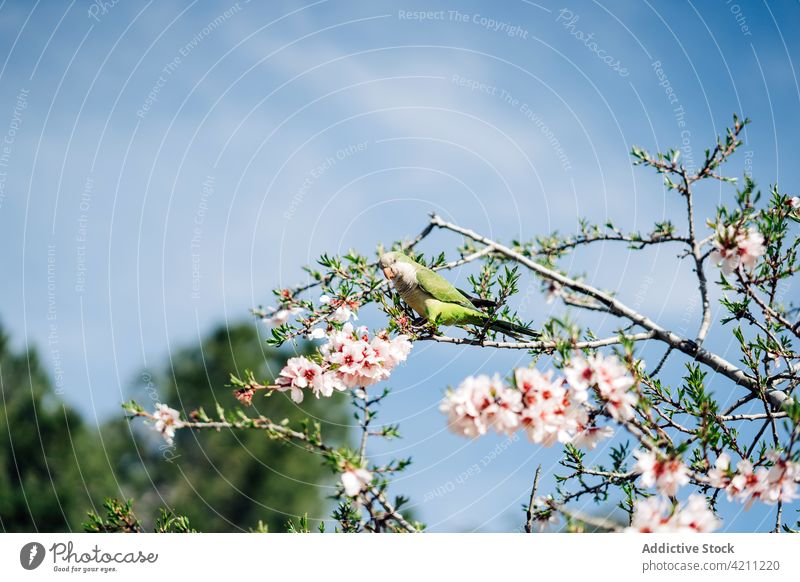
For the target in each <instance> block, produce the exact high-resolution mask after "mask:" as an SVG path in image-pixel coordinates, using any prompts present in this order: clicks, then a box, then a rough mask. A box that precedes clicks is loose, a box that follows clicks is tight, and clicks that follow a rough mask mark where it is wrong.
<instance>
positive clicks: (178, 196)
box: [0, 0, 800, 531]
mask: <svg viewBox="0 0 800 582" xmlns="http://www.w3.org/2000/svg"><path fill="white" fill-rule="evenodd" d="M102 4H103V3H92V2H87V1H80V2H79V1H73V2H71V3H67V2H9V1H5V2H2V4H0V30H1V31H2V32H1V33H0V47H1V48H0V55H4V57H5V58H4V60H3V61H2V64H0V80H1V81H2V82H0V95H2V100H0V103H1V104H2V109H1V110H0V133H2V134H3V135H4V136H5V138H7V139H10V140H11V141H10V142H8V141H6V145H7V146H8V147H7V151H6V157H5V158H4V160H5V166H4V167H2V168H0V170H3V171H4V172H5V174H3V181H2V185H3V189H2V190H0V236H1V237H2V241H3V249H4V250H5V252H4V253H2V255H0V257H1V258H0V265H2V269H3V273H4V277H3V284H2V285H1V286H0V319H2V322H3V324H4V325H5V326H6V327H7V328H8V330H9V331H10V333H11V334H12V336H13V338H14V339H15V341H17V342H19V344H20V345H22V344H25V343H27V344H30V345H33V346H35V347H36V348H37V349H39V350H40V351H41V353H42V359H43V361H44V362H45V363H46V364H47V365H48V367H49V369H50V370H51V373H52V374H53V376H54V377H56V376H57V385H58V388H59V390H60V391H61V392H63V396H64V398H65V399H66V400H68V401H69V402H70V403H72V404H74V405H75V406H77V407H78V408H80V409H81V410H82V411H83V412H84V413H85V414H86V415H87V416H88V417H89V418H90V419H97V420H98V421H101V420H102V419H105V418H108V417H109V415H113V414H119V408H118V406H119V402H120V401H121V400H122V398H123V397H124V394H125V391H126V390H127V388H128V387H129V386H130V384H131V382H132V381H134V380H135V379H136V376H137V372H138V371H139V370H141V369H142V368H143V367H146V366H158V365H160V364H161V363H162V362H164V361H165V359H166V358H168V355H169V353H170V350H171V349H175V348H177V347H180V346H184V345H186V344H191V343H193V342H195V341H197V339H198V338H200V337H201V336H202V335H203V334H204V333H205V332H207V331H208V330H210V329H211V328H212V327H214V326H215V325H217V324H219V323H221V322H225V321H239V320H242V319H243V318H246V317H247V311H248V309H249V308H250V307H251V306H254V305H257V304H260V303H265V302H269V300H270V295H269V290H270V289H271V288H273V287H276V286H279V285H287V284H292V283H295V282H298V281H302V279H303V277H302V271H301V270H300V266H301V265H302V264H305V263H308V262H310V261H312V260H313V259H314V258H315V257H316V256H318V255H319V254H320V253H322V252H328V253H334V252H339V251H342V250H346V249H347V248H349V247H354V248H357V249H359V250H362V251H370V250H372V249H373V248H374V245H375V244H376V243H378V242H385V243H388V242H390V241H392V240H395V239H400V238H404V237H409V236H412V235H413V234H415V233H416V232H418V231H419V230H420V229H421V228H422V227H423V226H424V225H425V222H426V219H427V214H428V213H429V212H431V211H436V212H438V213H440V214H441V215H443V216H444V217H446V218H448V219H450V220H453V221H455V222H458V223H460V224H462V225H465V226H469V227H470V228H473V229H476V230H478V231H481V232H483V233H486V234H488V235H492V236H495V237H497V238H501V239H504V240H510V239H511V238H520V237H521V238H530V237H532V236H534V235H536V234H542V233H546V232H549V231H552V230H555V229H558V230H560V231H562V232H572V231H574V230H575V225H576V223H577V220H578V219H579V218H580V217H584V216H588V217H591V218H593V219H595V220H597V221H598V222H603V221H604V220H605V219H606V218H608V219H612V220H614V221H615V223H617V225H618V226H620V227H622V228H625V229H636V228H641V229H647V228H649V227H650V226H651V225H652V223H653V222H654V221H655V220H663V219H665V218H671V219H673V220H676V221H678V220H680V218H681V217H682V214H681V211H680V209H681V206H680V204H678V203H677V201H676V200H675V199H674V198H673V197H671V196H668V195H667V194H666V193H665V192H664V190H663V188H662V187H661V185H660V182H659V180H658V178H657V177H655V176H653V175H651V174H650V173H648V172H646V171H643V170H641V169H635V168H632V167H631V165H630V158H629V155H628V152H629V150H630V147H631V146H632V145H634V144H636V145H640V146H644V147H647V148H654V149H655V148H661V149H666V148H668V147H672V146H683V148H684V152H683V153H684V159H685V160H686V159H690V158H692V157H694V159H695V160H699V159H700V157H701V156H702V150H703V149H704V148H705V147H707V146H709V145H711V144H712V143H713V139H714V136H715V134H717V133H720V132H722V131H723V129H724V127H725V124H726V123H728V122H729V121H730V119H731V114H732V113H734V112H739V113H744V114H746V115H748V116H750V117H751V118H752V119H753V125H751V126H750V127H749V128H748V129H747V132H746V136H745V141H746V143H745V145H744V146H743V147H742V149H741V151H740V153H739V154H738V155H737V157H736V158H735V160H734V165H733V166H732V167H731V172H733V173H735V174H739V175H741V173H742V172H743V171H749V172H751V173H752V175H753V177H754V178H755V180H756V181H757V182H758V183H759V184H761V185H762V186H767V185H769V184H771V183H773V182H775V181H778V182H779V183H780V185H781V188H782V190H788V191H793V188H794V185H795V184H796V182H797V177H798V176H797V172H798V165H797V163H796V158H797V155H798V146H797V141H796V136H795V135H794V134H795V129H796V128H797V127H798V121H800V120H799V119H798V117H799V115H800V114H799V113H798V111H800V108H798V97H800V90H799V89H798V79H797V72H796V70H795V65H794V63H795V62H796V60H797V57H798V51H800V45H798V42H797V41H796V40H794V39H793V34H792V32H793V27H792V25H793V23H796V22H797V21H798V18H800V7H798V6H797V4H796V3H789V2H785V3H775V4H773V5H770V6H768V5H767V4H766V3H757V2H748V3H744V2H741V3H738V4H737V3H735V2H725V1H724V0H720V1H717V2H702V3H701V2H697V3H690V2H670V3H653V2H642V3H631V2H621V1H618V2H602V3H600V2H569V3H549V2H541V3H534V2H527V1H521V0H520V1H511V0H509V1H506V2H497V3H489V2H482V3H479V2H458V3H456V2H411V1H409V2H369V3H356V2H340V1H334V0H327V1H326V0H321V1H318V2H310V3H308V4H304V3H296V2H270V3H268V4H267V5H261V4H260V3H257V2H252V3H248V2H244V1H241V0H240V2H238V3H235V2H233V3H227V2H218V3H201V2H191V3H185V4H182V5H177V4H172V3H169V4H168V3H156V2H147V3H145V2H132V1H127V0H120V1H119V2H117V3H116V4H114V5H113V6H112V5H111V3H106V4H105V7H101V6H102ZM265 4H266V3H265ZM419 11H427V12H430V14H426V15H425V18H424V19H423V18H422V17H421V16H420V15H419V14H418V12H419ZM576 17H577V18H576ZM589 35H592V41H594V42H595V43H596V45H591V46H589V45H590V44H591V43H589V44H587V41H585V40H581V38H583V39H586V38H587V37H588V36H589ZM592 47H594V48H595V49H596V50H593V49H592ZM731 193H732V191H731V190H730V189H728V188H725V187H722V186H720V185H718V184H715V185H708V186H703V187H702V188H701V189H700V191H699V196H698V203H697V205H698V211H699V213H701V214H709V213H711V212H712V211H713V208H714V207H715V205H716V204H717V203H718V202H720V201H721V200H723V199H729V197H730V196H731ZM459 242H460V241H459V240H458V239H457V238H455V237H453V236H447V235H445V234H436V235H435V236H433V237H431V240H430V241H429V242H426V243H425V245H424V246H423V250H428V251H433V250H436V251H438V250H440V249H446V250H448V251H449V252H450V254H451V256H452V253H453V252H454V249H455V247H456V246H457V245H458V244H459ZM566 266H568V267H569V268H570V270H571V271H572V272H574V273H581V272H583V273H585V274H586V276H587V278H588V280H590V281H592V282H594V283H596V284H598V285H602V286H605V287H608V288H613V289H618V290H619V295H620V297H621V298H623V299H625V300H626V301H628V302H630V303H633V304H635V305H638V306H639V308H640V309H642V310H644V311H647V312H648V313H649V314H651V315H652V317H653V318H654V319H656V320H657V321H659V322H660V323H662V324H664V325H667V326H670V327H672V328H674V329H676V330H678V331H680V330H681V329H686V330H689V329H692V328H693V326H694V325H695V323H694V322H695V321H696V319H697V316H698V315H699V313H698V305H697V301H696V297H694V293H693V292H692V291H691V289H692V286H691V284H692V274H691V272H690V271H689V270H688V267H687V266H686V265H679V264H678V263H677V262H676V261H675V260H674V254H673V253H671V252H669V249H666V248H665V249H662V250H659V251H652V252H649V253H647V254H641V255H634V254H631V253H629V252H627V251H626V250H624V249H621V248H619V247H614V246H612V245H607V246H605V247H602V248H601V247H598V249H597V250H596V251H592V252H590V253H584V254H581V255H579V256H577V257H576V258H575V259H574V262H571V263H567V264H566ZM453 276H454V277H456V276H457V277H460V278H463V277H465V276H466V271H464V272H462V273H459V274H454V275H453ZM789 292H790V293H792V292H794V291H793V290H790V291H789ZM554 309H560V308H558V307H557V306H547V305H545V304H544V302H543V300H540V298H539V297H538V296H534V297H533V299H532V300H531V301H530V302H529V303H528V312H527V313H526V315H527V316H528V317H530V318H532V319H535V320H538V321H541V320H542V319H544V318H545V317H546V316H547V314H548V313H551V312H553V311H552V310H554ZM364 319H365V321H366V322H367V323H369V324H371V325H374V326H379V325H381V318H380V317H379V316H376V315H375V314H370V313H365V314H364ZM688 321H691V323H687V322H688ZM593 323H594V324H596V325H597V327H598V329H606V330H609V329H611V325H612V323H611V322H608V321H602V320H593ZM688 333H691V332H688ZM710 345H711V346H712V347H714V348H715V349H717V350H719V351H721V352H726V351H728V350H732V349H733V344H732V343H731V342H730V340H729V338H728V334H726V332H725V330H724V329H722V328H721V326H719V325H717V326H715V328H714V329H713V330H712V334H711V337H710ZM730 353H731V354H733V352H732V351H731V352H730ZM659 354H660V352H659V350H658V348H655V347H653V348H652V349H651V348H648V347H646V348H645V354H644V355H645V357H648V359H654V358H658V355H659ZM731 357H734V356H733V355H731ZM524 361H525V360H524V358H523V357H521V356H520V355H519V354H509V353H488V352H480V351H476V350H463V349H456V348H454V347H453V346H445V345H431V344H420V345H419V346H417V348H415V350H414V354H413V356H412V358H411V360H410V361H409V363H408V364H407V365H406V366H405V368H404V369H402V370H400V371H398V372H397V373H396V374H395V376H394V377H393V378H392V386H393V387H394V388H395V389H396V392H395V395H394V396H393V397H392V398H391V399H390V400H389V401H388V402H387V405H386V407H385V409H384V411H383V413H382V418H383V420H385V421H387V422H389V421H399V422H401V423H402V426H403V429H404V434H405V435H406V438H405V439H404V440H402V441H400V443H399V444H398V445H393V446H392V448H391V449H376V450H375V453H376V454H378V455H384V454H385V455H388V454H390V453H394V452H398V450H404V453H405V454H409V453H411V454H413V456H414V458H415V461H416V463H415V465H414V467H413V469H412V470H411V471H410V472H409V473H408V474H407V475H406V476H405V477H403V479H402V480H401V482H400V483H398V491H402V492H404V493H410V494H411V495H412V497H413V498H414V501H415V503H416V504H417V505H416V506H415V509H416V511H417V512H418V515H419V516H420V517H421V518H422V519H424V520H425V521H427V522H428V523H430V524H431V525H432V528H433V529H434V530H439V531H442V530H445V531H446V530H472V529H477V530H490V531H493V530H508V529H513V528H515V527H517V526H518V524H519V523H521V516H522V514H521V512H520V511H519V507H520V505H521V504H522V503H523V501H524V500H525V499H526V495H527V494H528V491H529V487H530V482H531V479H532V475H533V472H534V469H535V466H536V464H538V463H540V462H541V463H543V464H544V466H545V469H546V470H547V474H548V477H547V478H546V479H545V480H544V484H543V486H545V487H547V486H548V485H551V484H552V479H551V478H550V475H551V474H552V472H553V467H552V464H553V462H554V460H555V459H556V456H555V454H554V452H553V451H543V450H541V449H538V448H537V447H534V446H532V445H529V444H527V443H526V442H524V440H522V439H520V440H519V441H517V442H514V443H512V444H511V446H509V447H501V449H502V451H503V452H502V454H498V455H496V456H495V457H493V458H492V460H491V462H488V463H486V464H485V466H484V465H483V464H482V462H481V460H482V459H484V458H485V455H487V454H490V453H491V451H492V450H493V449H495V447H496V446H497V445H498V444H500V443H502V439H499V438H497V439H496V438H493V437H489V438H486V439H483V440H480V441H476V442H467V441H464V440H462V439H459V438H457V437H455V436H452V435H448V434H446V432H445V426H444V422H443V418H442V417H441V416H440V414H439V412H438V411H437V404H438V401H439V399H440V398H441V395H442V392H443V390H444V388H445V387H446V386H447V385H448V384H454V383H457V382H458V381H459V380H460V379H461V378H463V377H464V376H465V375H467V374H470V373H477V372H487V373H493V372H495V371H498V372H501V373H505V372H507V371H508V370H509V369H510V368H511V367H512V366H514V365H515V364H519V363H521V362H524ZM679 372H680V361H675V362H673V364H672V368H671V369H670V373H673V374H677V373H679ZM717 386H718V389H719V390H720V394H723V391H725V390H729V389H730V387H729V386H727V385H726V384H725V383H723V382H720V383H718V384H714V387H717ZM720 398H721V400H723V401H724V400H726V399H727V398H729V396H728V395H727V394H724V395H723V396H721V397H720ZM378 458H379V459H380V458H381V457H380V456H379V457H378ZM475 463H478V465H479V466H480V471H478V472H477V473H475V472H474V471H473V474H471V475H470V477H469V478H467V479H463V478H462V479H459V475H461V474H462V473H463V472H464V471H467V470H468V469H469V468H470V467H471V466H473V465H474V464H475ZM448 484H454V485H453V486H452V487H451V486H450V485H448ZM441 487H445V488H446V489H452V491H448V492H447V493H446V494H445V495H435V494H432V493H431V492H434V491H437V490H440V489H439V488H441ZM726 515H728V516H729V517H730V519H729V520H728V522H727V524H728V525H727V527H730V528H733V529H745V530H746V529H752V528H753V527H760V528H761V529H763V528H764V527H766V524H767V523H768V521H765V522H762V520H764V519H767V520H769V519H770V518H769V517H768V516H767V514H766V513H759V512H758V511H757V510H756V509H753V510H751V511H750V512H748V513H746V514H745V513H741V512H740V511H739V510H738V508H733V509H731V510H730V511H728V512H727V513H726Z"/></svg>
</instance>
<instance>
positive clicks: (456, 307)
mask: <svg viewBox="0 0 800 582" xmlns="http://www.w3.org/2000/svg"><path fill="white" fill-rule="evenodd" d="M380 264H381V267H382V268H383V269H384V270H387V269H388V270H389V271H390V272H391V273H392V274H393V281H394V284H395V289H397V292H398V293H399V294H400V296H401V297H402V298H403V300H404V301H405V302H406V303H408V304H409V305H410V306H411V308H412V309H414V311H416V312H417V313H419V314H420V315H421V316H422V317H424V318H426V319H427V320H428V321H430V322H431V323H433V324H434V325H478V326H482V325H486V322H487V321H488V319H489V316H488V315H487V314H485V313H484V312H482V311H479V310H478V309H475V307H474V305H473V301H472V300H471V299H470V298H469V297H467V296H466V295H464V294H463V293H461V292H460V291H459V290H458V289H456V288H455V287H453V285H451V284H450V282H449V281H448V280H447V279H445V278H444V277H442V276H441V275H439V274H438V273H436V272H434V271H432V270H431V269H428V268H427V267H425V266H423V265H420V264H419V263H417V262H416V261H414V260H413V259H411V258H410V257H408V256H407V255H404V254H402V253H398V252H391V253H386V254H384V255H383V256H381V260H380ZM489 329H492V330H494V331H498V332H501V333H504V334H506V335H509V336H512V337H516V336H520V335H524V336H528V337H534V338H535V337H539V335H540V334H539V333H538V332H536V331H534V330H531V329H528V328H527V327H524V326H521V325H517V324H515V323H511V322H508V321H502V320H497V321H493V322H492V323H491V324H490V325H489Z"/></svg>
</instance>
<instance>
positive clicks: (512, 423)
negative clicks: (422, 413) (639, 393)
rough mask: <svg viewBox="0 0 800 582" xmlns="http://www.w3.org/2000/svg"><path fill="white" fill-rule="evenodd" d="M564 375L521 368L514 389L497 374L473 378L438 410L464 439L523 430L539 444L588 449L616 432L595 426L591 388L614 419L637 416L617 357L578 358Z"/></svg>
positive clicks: (627, 379) (626, 376)
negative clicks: (491, 430)
mask: <svg viewBox="0 0 800 582" xmlns="http://www.w3.org/2000/svg"><path fill="white" fill-rule="evenodd" d="M564 372H565V375H566V379H565V378H554V377H553V372H552V371H548V372H546V373H542V372H540V371H538V370H535V369H530V368H520V369H517V370H516V371H515V373H514V380H515V384H516V387H511V386H506V385H505V384H504V383H503V381H502V380H501V379H500V377H499V376H497V375H495V376H494V377H489V376H486V375H480V376H470V377H468V378H466V379H465V380H464V381H463V382H462V383H461V384H460V385H459V387H458V388H457V389H456V390H453V391H450V392H449V393H448V394H447V396H446V397H445V398H444V400H443V401H442V403H441V405H440V407H439V409H440V410H441V411H442V412H443V413H445V414H447V416H448V425H449V426H450V429H451V430H452V431H453V432H455V433H457V434H460V435H464V436H468V437H477V436H480V435H484V434H486V433H487V432H488V431H489V429H493V430H495V431H496V432H498V433H501V434H511V433H513V432H515V431H516V430H518V429H520V428H522V429H524V430H525V432H526V433H527V435H528V438H529V439H530V440H531V441H532V442H535V443H538V444H542V445H545V446H550V445H553V444H555V443H556V442H560V443H572V444H573V445H575V446H579V447H586V448H594V447H595V446H596V445H597V443H598V442H599V441H600V440H602V439H604V438H607V437H609V436H611V435H612V434H613V430H612V429H611V428H610V427H608V426H604V427H598V426H593V425H592V423H591V419H590V415H589V409H588V407H587V406H586V405H585V404H586V402H587V400H588V397H589V394H588V391H589V389H590V388H595V389H596V390H597V393H598V394H599V395H600V397H601V398H602V399H603V400H604V401H605V402H606V409H607V410H608V412H609V414H611V416H612V417H613V418H615V419H616V420H619V421H625V420H629V419H630V418H632V417H633V406H634V405H635V404H636V397H635V396H634V395H633V394H631V393H629V392H628V390H629V389H630V388H631V386H633V384H634V379H633V377H632V376H631V375H630V373H629V372H628V371H627V370H626V369H625V367H624V366H622V364H621V363H620V362H619V360H618V359H617V358H616V356H609V357H603V356H600V355H595V356H590V357H589V358H588V359H585V358H583V357H576V358H574V359H573V360H572V362H570V364H569V365H568V366H567V367H566V368H565V369H564Z"/></svg>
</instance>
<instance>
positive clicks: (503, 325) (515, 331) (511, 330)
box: [489, 319, 542, 339]
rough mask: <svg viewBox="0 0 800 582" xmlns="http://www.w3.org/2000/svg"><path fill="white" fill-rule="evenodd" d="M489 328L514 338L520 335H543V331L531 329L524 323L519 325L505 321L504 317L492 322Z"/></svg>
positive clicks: (532, 337)
mask: <svg viewBox="0 0 800 582" xmlns="http://www.w3.org/2000/svg"><path fill="white" fill-rule="evenodd" d="M489 329H492V330H494V331H499V332H500V333H504V334H506V335H508V336H511V337H513V338H517V339H519V337H520V336H524V337H528V338H531V339H537V338H540V337H541V336H542V334H541V333H539V332H538V331H536V330H534V329H530V328H528V327H525V326H524V325H518V324H516V323H511V322H510V321H503V320H502V319H498V320H497V321H494V322H492V324H491V325H490V326H489Z"/></svg>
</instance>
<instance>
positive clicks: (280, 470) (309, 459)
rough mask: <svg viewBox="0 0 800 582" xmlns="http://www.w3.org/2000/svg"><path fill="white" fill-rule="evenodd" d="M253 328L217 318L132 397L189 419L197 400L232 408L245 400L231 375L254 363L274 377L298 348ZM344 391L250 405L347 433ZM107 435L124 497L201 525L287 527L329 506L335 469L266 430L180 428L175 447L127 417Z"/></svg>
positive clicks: (335, 434) (209, 407)
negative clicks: (275, 344)
mask: <svg viewBox="0 0 800 582" xmlns="http://www.w3.org/2000/svg"><path fill="white" fill-rule="evenodd" d="M256 326H257V323H242V324H237V325H233V326H231V327H224V326H221V327H219V328H217V329H216V330H214V331H213V332H212V333H210V334H209V335H208V336H207V337H206V338H205V339H204V340H203V341H202V343H201V344H200V345H199V346H192V347H188V348H185V349H181V350H179V351H177V352H174V353H172V354H171V356H170V359H169V362H167V363H166V365H165V366H164V369H162V370H161V371H159V372H143V373H142V375H141V378H140V379H139V382H138V383H137V386H136V387H135V389H134V393H133V394H132V396H133V397H134V398H136V400H137V401H138V402H139V403H140V404H142V405H144V406H145V407H148V405H152V407H154V406H155V404H156V402H163V403H165V404H168V405H169V406H171V407H173V408H176V409H178V410H180V411H181V413H182V414H183V415H186V416H187V417H188V416H189V415H190V414H191V413H192V411H193V410H196V409H197V408H199V407H201V406H202V407H203V408H204V409H205V410H206V411H207V412H208V413H209V414H213V413H214V411H215V409H216V406H217V403H219V404H221V405H222V406H223V407H225V408H226V409H230V408H235V407H236V406H238V404H239V403H238V402H236V400H235V399H234V397H233V395H232V393H231V389H230V388H228V387H227V385H228V384H229V383H230V374H231V373H234V374H236V375H237V376H243V375H244V372H245V370H252V371H253V372H254V373H255V375H256V377H257V378H258V379H259V380H272V379H274V377H275V376H276V375H277V373H278V372H279V371H280V369H281V367H282V366H283V364H284V363H285V362H286V359H287V358H288V357H290V356H291V355H293V354H290V353H288V352H286V351H278V350H275V349H273V348H269V347H267V346H266V345H265V343H264V341H263V339H261V338H259V336H258V330H257V327H256ZM338 396H339V397H337V398H330V399H328V398H326V399H324V400H322V401H320V400H316V399H314V398H310V399H306V401H305V402H303V403H302V404H301V405H297V404H295V403H294V402H292V401H291V400H290V399H289V398H288V397H287V396H286V395H285V394H280V393H275V394H273V395H272V396H270V397H269V398H264V397H263V396H261V395H260V394H259V395H257V396H256V398H255V399H254V400H253V406H254V407H255V409H256V412H258V413H261V414H263V415H265V416H267V417H269V418H270V419H272V420H274V421H280V420H283V419H284V418H287V419H289V420H290V421H291V422H292V423H293V424H296V423H297V422H299V421H300V420H301V419H303V418H305V417H310V418H313V419H316V420H318V421H319V422H321V423H322V430H323V432H324V433H325V434H326V435H327V437H329V438H333V439H334V441H336V440H339V441H342V440H343V439H344V438H346V424H347V422H348V418H349V415H348V413H347V411H348V401H347V398H346V396H344V395H338ZM103 434H104V440H105V442H106V445H107V447H108V448H109V449H111V450H114V451H115V453H114V454H115V457H116V458H117V460H118V463H119V470H120V473H119V476H120V478H121V480H122V481H123V482H124V483H126V485H127V488H126V495H127V496H128V497H133V498H134V499H135V500H136V506H137V507H138V508H139V509H140V514H141V515H153V514H155V511H156V508H157V507H160V506H163V505H166V506H167V507H169V508H170V509H172V510H174V511H175V512H177V513H179V514H182V515H186V516H188V518H189V519H190V521H191V524H192V527H194V528H196V529H197V530H199V531H215V532H216V531H241V530H248V529H250V528H255V527H256V526H257V525H258V523H259V521H261V522H263V524H264V525H266V526H268V527H269V530H270V531H284V530H285V529H286V522H287V521H288V520H289V519H291V518H292V517H297V516H300V515H302V514H304V513H306V512H308V514H309V517H310V518H311V520H312V521H313V519H314V518H315V517H319V518H323V517H326V514H327V513H328V509H329V507H328V505H327V504H326V502H325V497H326V495H327V494H328V493H329V492H332V491H333V490H332V489H329V487H330V486H331V485H332V482H333V478H334V477H333V475H331V474H330V472H329V470H328V469H326V468H325V467H323V466H322V463H321V460H320V459H319V458H318V456H317V455H315V454H313V453H310V452H307V451H305V450H303V449H301V448H300V447H298V446H296V445H287V444H283V443H279V442H275V441H271V440H269V439H268V438H267V437H266V436H265V434H264V433H263V432H261V431H252V432H248V433H242V432H232V431H229V430H223V431H221V432H218V433H215V432H204V433H192V432H190V431H178V434H177V435H176V438H175V443H174V446H168V445H167V444H166V443H165V442H164V441H163V439H161V437H160V435H158V434H157V433H155V432H153V431H146V430H145V431H142V430H141V426H140V425H139V426H137V427H134V425H131V424H127V423H125V422H124V421H115V422H111V423H109V425H107V426H106V427H105V428H104V430H103ZM131 435H133V438H131Z"/></svg>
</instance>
